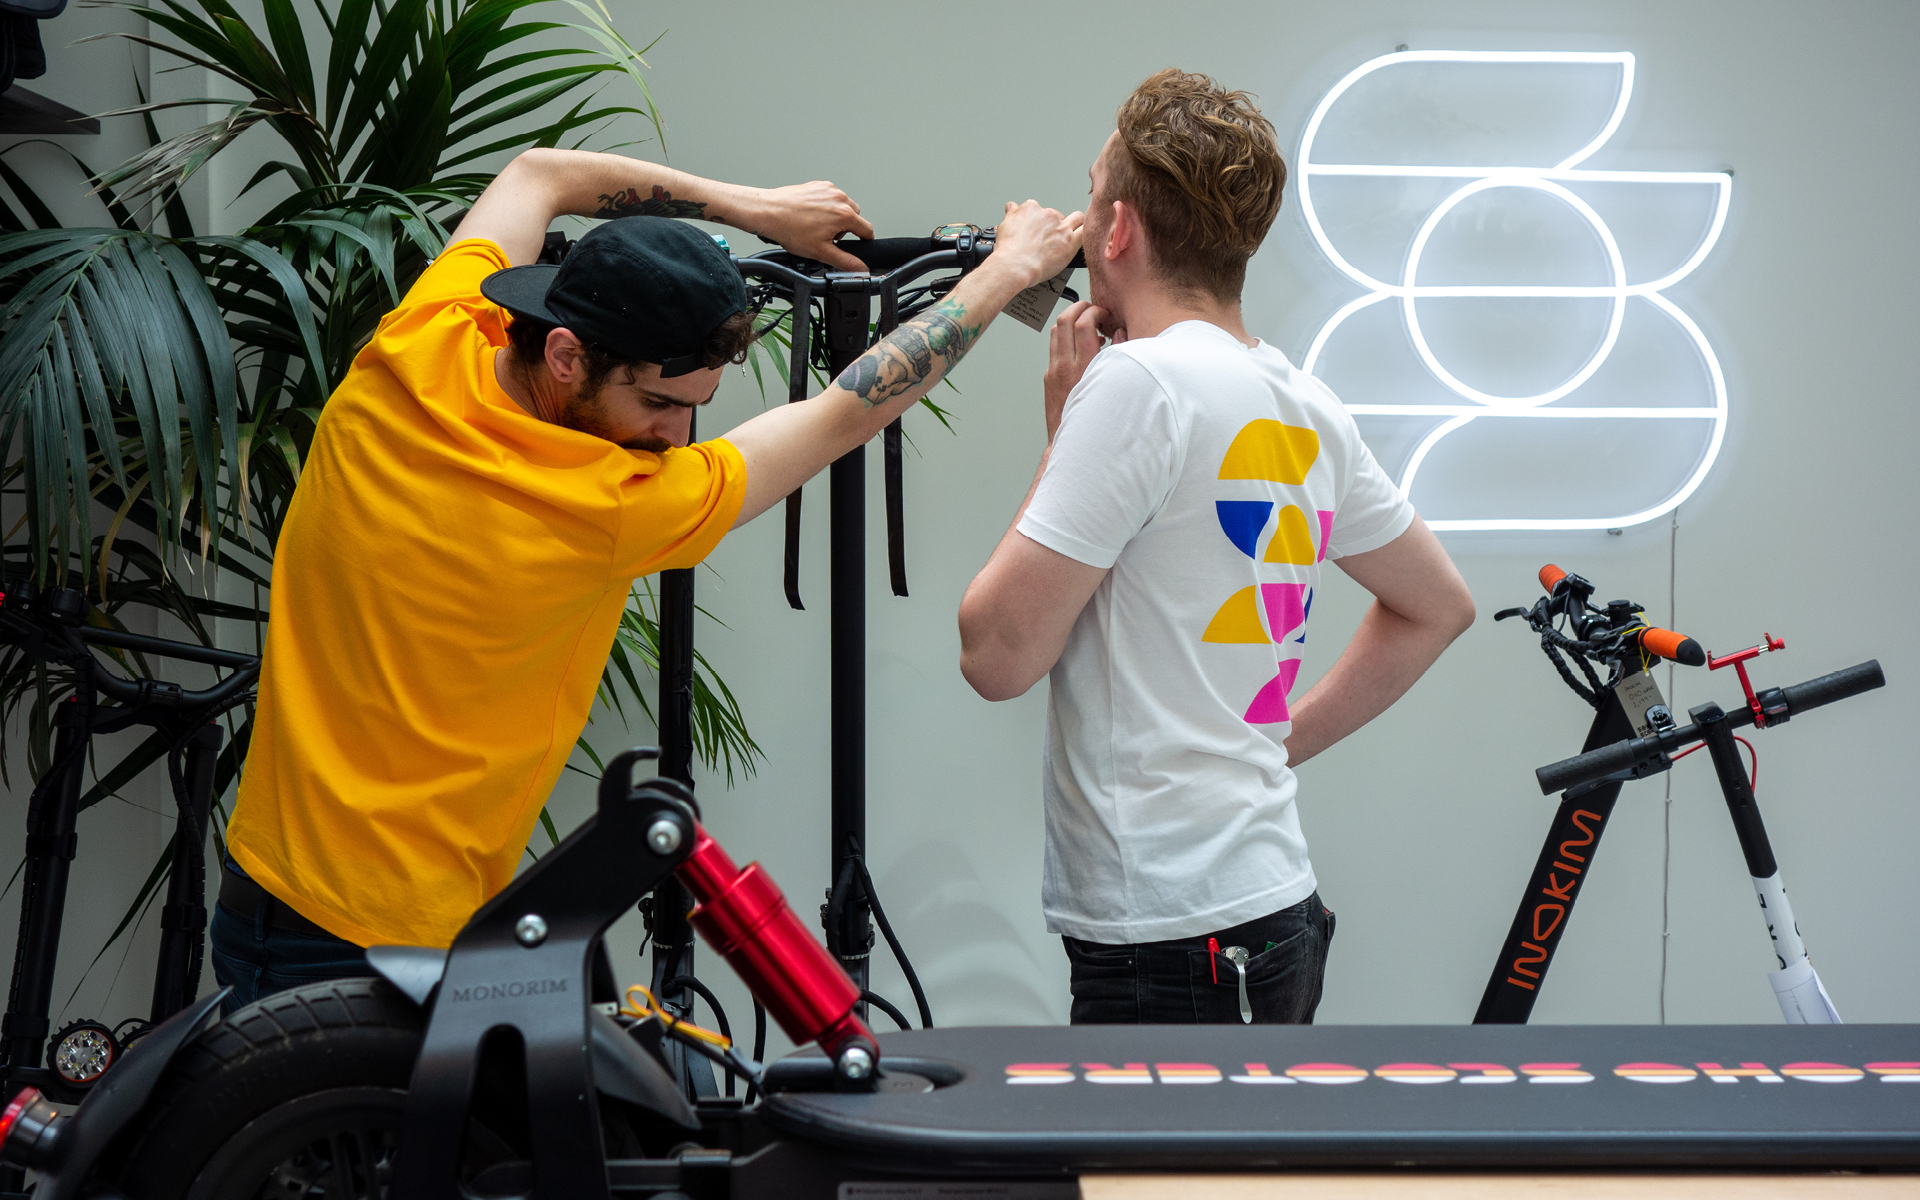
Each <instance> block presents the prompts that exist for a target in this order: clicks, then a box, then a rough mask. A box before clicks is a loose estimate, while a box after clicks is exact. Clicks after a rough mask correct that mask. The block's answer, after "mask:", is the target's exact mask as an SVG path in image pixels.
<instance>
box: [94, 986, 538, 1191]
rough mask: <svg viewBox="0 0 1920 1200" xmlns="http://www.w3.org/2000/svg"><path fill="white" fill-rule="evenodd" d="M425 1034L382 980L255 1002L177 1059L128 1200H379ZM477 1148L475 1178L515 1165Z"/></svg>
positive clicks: (135, 1142)
mask: <svg viewBox="0 0 1920 1200" xmlns="http://www.w3.org/2000/svg"><path fill="white" fill-rule="evenodd" d="M425 1031H426V1014H425V1013H423V1012H421V1010H420V1009H419V1008H418V1007H417V1006H416V1005H415V1004H414V1003H413V1002H412V1001H411V1000H409V999H408V998H407V997H406V996H405V995H404V994H402V993H401V992H400V991H399V989H397V988H395V987H394V986H393V985H391V984H389V983H388V982H387V981H386V980H384V979H345V980H332V981H328V982H325V983H315V984H309V985H308V986H306V987H302V988H295V989H294V990H292V991H288V992H281V993H279V994H277V995H273V996H269V997H267V998H266V999H264V1000H262V1001H260V1002H258V1003H256V1004H251V1005H249V1006H247V1007H246V1008H243V1009H241V1010H240V1011H239V1012H237V1013H235V1014H233V1016H231V1017H229V1018H228V1019H227V1020H225V1021H223V1022H221V1023H220V1024H218V1025H215V1026H214V1027H212V1028H211V1029H209V1030H207V1031H206V1032H205V1033H203V1034H201V1035H200V1036H199V1038H197V1039H196V1040H195V1041H194V1042H193V1043H192V1044H191V1045H189V1046H187V1047H186V1048H185V1049H183V1050H182V1051H181V1052H180V1054H179V1057H178V1058H176V1059H175V1060H174V1062H173V1065H172V1067H171V1068H170V1070H169V1071H168V1074H167V1076H166V1077H165V1078H164V1079H163V1080H162V1081H161V1083H160V1085H159V1087H158V1088H157V1089H156V1090H155V1092H154V1095H153V1098H152V1099H151V1101H150V1102H149V1103H148V1105H147V1107H146V1109H145V1111H144V1112H143V1113H142V1115H141V1117H140V1119H139V1122H138V1123H137V1124H136V1126H135V1127H134V1128H132V1129H130V1130H129V1131H128V1135H127V1137H126V1138H125V1139H124V1140H123V1141H122V1143H121V1145H122V1146H123V1147H125V1150H124V1152H123V1153H122V1154H121V1155H118V1156H116V1157H117V1159H118V1164H117V1169H115V1170H114V1171H113V1172H112V1173H113V1174H115V1175H117V1177H118V1180H119V1184H120V1187H121V1189H122V1190H123V1191H124V1192H125V1193H126V1194H127V1195H128V1196H129V1197H130V1198H131V1200H252V1198H254V1197H265V1196H272V1197H298V1196H309V1195H312V1196H325V1197H327V1198H328V1200H334V1197H341V1198H343V1200H378V1198H379V1197H382V1196H385V1195H386V1193H387V1184H388V1180H389V1178H390V1176H391V1173H392V1166H393V1157H394V1151H395V1147H396V1145H397V1143H398V1140H399V1131H400V1119H401V1114H402V1112H403V1111H404V1109H405V1106H406V1095H407V1093H406V1088H407V1084H408V1081H409V1079H410V1077H411V1076H412V1073H413V1064H414V1061H415V1059H417V1058H418V1057H419V1053H420V1045H421V1042H422V1040H423V1038H424V1037H425ZM467 1141H468V1146H469V1155H470V1157H475V1158H477V1159H478V1160H480V1161H477V1162H475V1163H471V1164H468V1165H470V1166H474V1167H479V1168H484V1166H486V1165H489V1164H490V1163H491V1162H495V1161H500V1160H502V1159H506V1158H511V1157H514V1155H513V1153H512V1151H511V1149H510V1148H509V1147H508V1146H507V1144H506V1143H505V1142H503V1141H502V1140H501V1139H499V1138H498V1137H493V1136H490V1134H489V1132H488V1131H486V1130H484V1129H481V1128H478V1127H477V1126H476V1128H475V1129H474V1130H473V1131H471V1132H470V1133H469V1136H468V1139H467Z"/></svg>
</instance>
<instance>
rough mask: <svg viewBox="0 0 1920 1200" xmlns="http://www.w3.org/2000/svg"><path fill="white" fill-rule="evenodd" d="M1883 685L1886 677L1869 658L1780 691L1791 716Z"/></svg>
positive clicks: (1877, 660)
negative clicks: (1855, 664) (1785, 699)
mask: <svg viewBox="0 0 1920 1200" xmlns="http://www.w3.org/2000/svg"><path fill="white" fill-rule="evenodd" d="M1885 686H1887V676H1886V674H1885V672H1883V671H1881V670H1880V660H1879V659H1877V658H1870V659H1868V660H1867V661H1866V662H1863V663H1860V664H1858V665H1857V666H1851V667H1847V668H1846V669H1845V670H1840V671H1835V672H1834V673H1833V674H1831V675H1822V676H1821V677H1820V678H1818V679H1809V680H1807V681H1806V682H1805V683H1796V684H1794V685H1793V686H1792V687H1787V688H1781V689H1780V692H1781V694H1782V695H1784V696H1785V697H1786V698H1787V712H1788V714H1789V715H1792V714H1795V713H1803V712H1805V711H1807V710H1808V709H1810V708H1819V707H1820V706H1821V705H1822V704H1832V703H1833V702H1834V701H1835V700H1845V699H1846V698H1847V697H1849V696H1858V695H1859V694H1860V693H1861V692H1870V691H1872V690H1873V689H1875V688H1878V687H1885Z"/></svg>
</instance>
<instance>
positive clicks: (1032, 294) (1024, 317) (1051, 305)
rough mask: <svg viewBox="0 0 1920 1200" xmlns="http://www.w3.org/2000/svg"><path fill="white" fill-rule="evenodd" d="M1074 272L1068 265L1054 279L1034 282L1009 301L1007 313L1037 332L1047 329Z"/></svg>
mask: <svg viewBox="0 0 1920 1200" xmlns="http://www.w3.org/2000/svg"><path fill="white" fill-rule="evenodd" d="M1072 274H1073V268H1072V267H1068V268H1067V269H1066V270H1064V271H1062V272H1060V273H1059V274H1058V275H1055V276H1054V277H1053V278H1052V279H1043V280H1041V281H1040V282H1039V283H1036V284H1034V285H1033V286H1032V287H1030V288H1028V289H1027V290H1026V291H1024V292H1021V293H1020V294H1019V295H1017V296H1015V297H1014V298H1013V299H1012V300H1010V301H1008V302H1007V307H1006V310H1005V311H1006V314H1007V315H1008V316H1010V317H1012V318H1013V319H1014V320H1016V321H1018V322H1020V323H1021V324H1022V325H1025V326H1026V327H1027V328H1029V329H1032V330H1034V331H1035V332H1036V333H1037V332H1039V331H1041V330H1043V329H1045V328H1046V327H1047V322H1048V321H1050V320H1052V319H1053V310H1054V309H1055V308H1056V307H1058V306H1059V304H1060V296H1061V294H1062V293H1064V292H1065V291H1066V290H1067V279H1068V277H1070V276H1071V275H1072Z"/></svg>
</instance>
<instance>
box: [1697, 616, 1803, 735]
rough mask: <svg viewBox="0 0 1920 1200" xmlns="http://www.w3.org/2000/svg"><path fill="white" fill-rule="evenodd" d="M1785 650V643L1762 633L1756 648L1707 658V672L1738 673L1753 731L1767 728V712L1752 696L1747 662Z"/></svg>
mask: <svg viewBox="0 0 1920 1200" xmlns="http://www.w3.org/2000/svg"><path fill="white" fill-rule="evenodd" d="M1786 648H1787V643H1786V642H1785V641H1783V640H1781V639H1780V638H1777V637H1775V636H1773V635H1772V634H1770V633H1762V634H1761V635H1760V645H1758V646H1748V647H1747V648H1746V649H1745V650H1735V651H1734V652H1733V653H1732V654H1727V655H1723V656H1721V657H1719V658H1715V657H1714V656H1713V655H1711V654H1709V655H1708V656H1707V670H1709V671H1718V670H1719V669H1720V668H1721V667H1729V666H1730V667H1732V668H1733V669H1734V670H1735V671H1737V672H1739V674H1740V689H1741V690H1742V691H1744V692H1746V694H1747V707H1748V708H1750V709H1752V710H1753V725H1754V728H1755V729H1765V728H1766V727H1767V712H1766V709H1765V708H1764V707H1762V705H1761V703H1760V699H1759V697H1757V696H1755V695H1754V694H1753V684H1752V683H1751V682H1749V681H1748V679H1747V660H1748V659H1750V658H1758V657H1759V656H1760V655H1762V654H1765V653H1767V652H1768V651H1770V650H1785V649H1786Z"/></svg>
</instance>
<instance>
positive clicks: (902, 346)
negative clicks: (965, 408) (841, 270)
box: [834, 299, 983, 408]
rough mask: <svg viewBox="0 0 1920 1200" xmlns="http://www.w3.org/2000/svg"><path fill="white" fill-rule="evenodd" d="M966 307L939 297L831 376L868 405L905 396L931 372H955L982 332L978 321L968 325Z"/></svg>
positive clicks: (956, 301) (955, 301)
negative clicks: (920, 312)
mask: <svg viewBox="0 0 1920 1200" xmlns="http://www.w3.org/2000/svg"><path fill="white" fill-rule="evenodd" d="M966 318H967V306H966V305H964V304H962V303H960V302H959V301H958V300H953V299H946V300H942V301H941V302H940V303H939V304H938V305H936V306H934V308H933V309H932V310H930V311H928V312H926V313H924V314H922V315H920V316H918V317H915V318H914V319H913V320H911V321H908V322H907V323H906V324H905V325H902V326H901V327H900V328H898V329H896V330H894V331H893V332H892V333H890V334H888V335H887V336H886V337H885V338H884V339H883V340H882V341H881V342H880V344H879V345H877V346H875V347H874V348H873V349H871V350H869V351H867V352H866V353H865V354H863V355H861V356H860V358H859V360H858V361H856V362H855V363H854V364H853V365H852V366H850V367H848V368H847V369H846V370H844V371H842V372H841V373H840V378H838V379H836V380H834V382H835V383H836V384H838V385H839V386H840V387H841V388H842V389H844V390H846V391H849V392H852V393H853V394H854V395H856V396H858V397H860V400H861V402H862V403H864V404H865V405H866V406H867V407H868V408H873V407H874V406H875V405H880V404H885V403H886V402H887V401H889V400H892V399H894V398H896V397H898V396H903V395H905V394H906V393H907V392H910V391H912V390H913V389H914V388H915V387H917V386H919V385H920V384H921V383H923V382H925V381H926V379H927V378H928V377H929V376H930V375H932V374H933V371H934V360H935V359H936V358H937V359H939V360H940V362H939V367H940V373H941V374H945V373H946V372H948V371H951V370H953V368H954V365H955V364H957V363H958V362H959V361H960V360H961V359H962V358H964V357H966V353H967V351H968V350H970V349H972V348H973V343H974V339H976V338H978V337H979V336H980V330H981V329H982V328H983V326H982V325H981V324H980V323H979V322H975V323H973V324H968V323H967V319H966Z"/></svg>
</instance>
